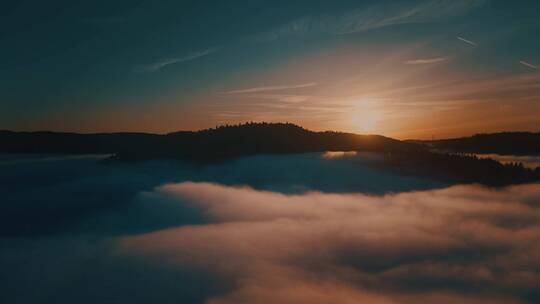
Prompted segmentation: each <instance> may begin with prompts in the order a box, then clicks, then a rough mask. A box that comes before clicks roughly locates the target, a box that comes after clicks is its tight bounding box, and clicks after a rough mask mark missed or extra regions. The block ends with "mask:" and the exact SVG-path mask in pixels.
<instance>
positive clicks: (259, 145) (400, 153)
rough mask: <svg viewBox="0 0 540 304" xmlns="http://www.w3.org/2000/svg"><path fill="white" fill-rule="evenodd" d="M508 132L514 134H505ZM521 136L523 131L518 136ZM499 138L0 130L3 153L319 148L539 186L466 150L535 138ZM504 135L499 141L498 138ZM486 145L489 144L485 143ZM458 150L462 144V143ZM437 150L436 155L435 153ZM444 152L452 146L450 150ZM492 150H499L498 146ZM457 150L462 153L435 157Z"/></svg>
mask: <svg viewBox="0 0 540 304" xmlns="http://www.w3.org/2000/svg"><path fill="white" fill-rule="evenodd" d="M509 134H513V135H509ZM519 134H522V133H519ZM519 134H515V133H504V135H502V134H498V135H495V136H494V137H488V138H490V140H489V141H488V140H486V139H485V138H487V137H485V136H481V137H480V138H481V139H474V140H475V142H482V141H484V142H485V145H483V146H482V145H480V146H478V147H476V148H473V147H474V146H473V145H472V144H471V145H470V146H469V145H465V144H463V142H467V143H468V142H469V141H468V140H465V141H460V140H454V141H452V140H449V141H436V142H432V143H428V142H421V143H420V144H419V143H418V142H405V141H399V140H395V139H391V138H388V137H384V136H378V135H358V134H351V133H341V132H332V131H327V132H313V131H310V130H306V129H304V128H302V127H299V126H297V125H294V124H290V123H245V124H239V125H224V126H218V127H216V128H210V129H205V130H201V131H181V132H174V133H169V134H164V135H158V134H145V133H110V134H76V133H54V132H10V131H2V132H0V152H2V153H63V154H81V153H82V154H93V153H99V154H112V155H113V156H112V157H111V158H110V160H112V161H140V160H152V159H181V160H186V161H191V162H196V163H202V164H205V163H211V162H219V161H224V160H227V159H231V158H235V157H243V156H250V155H260V154H291V153H309V152H324V151H370V152H377V153H382V154H383V155H385V157H384V160H383V161H382V162H380V163H378V166H381V167H383V168H384V169H387V170H392V171H396V172H399V173H401V174H410V175H416V176H425V177H430V178H434V179H438V180H443V181H448V182H452V183H481V184H485V185H492V186H503V185H509V184H518V183H525V182H532V181H540V169H539V168H537V169H536V170H531V169H527V168H524V167H523V166H522V165H521V164H510V165H503V164H501V163H499V162H497V161H494V160H491V159H479V158H477V157H475V156H471V155H468V154H466V153H472V152H476V153H482V152H486V153H497V151H508V152H510V154H517V153H518V152H519V151H528V152H530V151H532V150H533V149H534V147H535V146H534V145H533V146H532V147H528V146H526V145H524V144H523V143H525V142H530V140H531V137H530V136H533V135H530V134H529V135H523V138H524V139H523V138H522V139H520V140H517V142H521V143H522V144H518V145H517V147H518V149H520V150H519V151H518V152H516V151H513V150H510V148H511V146H510V144H509V142H510V141H509V140H508V139H505V140H504V141H503V142H504V143H503V144H502V145H503V147H502V148H497V147H496V146H492V145H493V142H492V140H493V138H499V139H500V138H502V137H504V138H507V136H510V137H514V138H515V137H516V136H517V137H518V138H521V137H520V135H519ZM501 136H502V137H501ZM488 142H489V144H488ZM461 145H462V146H461ZM433 146H435V147H436V148H435V150H437V151H438V152H434V151H433V150H434V149H433ZM449 147H452V149H450V148H449ZM496 148H497V149H496ZM454 149H455V150H457V151H462V150H464V151H463V153H462V152H460V153H447V152H440V151H441V150H449V151H452V150H454Z"/></svg>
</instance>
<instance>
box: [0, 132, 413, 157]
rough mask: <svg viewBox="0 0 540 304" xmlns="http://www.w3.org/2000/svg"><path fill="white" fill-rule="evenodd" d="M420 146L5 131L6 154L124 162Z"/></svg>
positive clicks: (362, 139)
mask: <svg viewBox="0 0 540 304" xmlns="http://www.w3.org/2000/svg"><path fill="white" fill-rule="evenodd" d="M414 148H417V145H416V144H411V143H406V142H401V141H398V140H395V139H391V138H387V137H383V136H377V135H357V134H350V133H339V132H313V131H309V130H306V129H304V128H301V127H299V126H297V125H294V124H284V123H272V124H270V123H247V124H242V125H234V126H221V127H217V128H212V129H206V130H202V131H195V132H193V131H182V132H175V133H170V134H166V135H157V134H145V133H110V134H77V133H55V132H10V131H1V132H0V153H77V154H79V153H84V154H86V153H107V154H114V155H115V159H118V160H144V159H160V158H173V159H187V160H195V161H210V160H220V159H226V158H231V157H240V156H247V155H255V154H283V153H306V152H320V151H328V150H339V151H346V150H349V151H350V150H355V151H356V150H361V151H378V152H384V151H399V150H409V149H414Z"/></svg>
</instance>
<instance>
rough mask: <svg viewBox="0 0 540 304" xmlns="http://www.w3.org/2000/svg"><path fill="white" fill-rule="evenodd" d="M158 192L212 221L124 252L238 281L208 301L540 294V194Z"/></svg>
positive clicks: (457, 299)
mask: <svg viewBox="0 0 540 304" xmlns="http://www.w3.org/2000/svg"><path fill="white" fill-rule="evenodd" d="M156 192H157V194H158V195H161V196H163V199H166V200H171V199H172V200H177V202H178V203H179V204H189V205H192V206H194V207H196V208H198V209H200V210H202V211H203V212H204V214H205V215H206V216H207V218H208V220H209V221H210V222H209V223H208V224H201V225H193V226H184V227H178V228H174V229H167V230H163V231H158V232H155V233H150V234H145V235H139V236H134V237H126V238H123V239H121V240H120V241H119V244H118V249H117V252H118V254H120V255H125V256H129V257H132V258H134V259H141V260H142V261H145V262H147V263H148V262H152V261H153V263H159V265H166V266H167V268H168V269H182V268H184V267H185V268H188V269H197V270H199V271H203V272H205V273H213V274H214V275H216V276H218V277H220V278H224V279H227V280H228V282H230V285H231V287H230V289H229V290H228V291H227V292H224V293H222V294H219V295H215V296H214V297H212V298H211V299H209V300H208V301H207V303H396V304H397V303H400V304H413V303H441V304H454V303H471V304H473V303H474V304H479V303H500V304H502V303H505V304H506V303H523V304H525V303H528V301H527V299H529V300H534V299H538V296H539V295H538V294H537V292H536V293H535V289H536V287H537V286H538V284H540V274H539V273H538V271H537V269H538V266H540V255H539V254H538V252H540V251H539V249H540V248H539V246H538V244H539V242H540V230H539V227H540V212H539V206H538V198H539V197H540V186H539V185H534V184H533V185H524V186H518V187H511V188H507V189H503V190H500V191H493V190H489V189H485V188H481V187H477V186H456V187H451V188H447V189H443V190H435V191H424V192H411V193H401V194H395V195H386V196H379V197H377V196H369V195H363V194H323V193H318V192H313V193H306V194H303V195H283V194H279V193H274V192H264V191H256V190H253V189H251V188H247V187H225V186H220V185H215V184H207V183H190V182H188V183H181V184H170V185H166V186H164V187H161V188H159V189H157V190H156ZM529 303H531V302H529Z"/></svg>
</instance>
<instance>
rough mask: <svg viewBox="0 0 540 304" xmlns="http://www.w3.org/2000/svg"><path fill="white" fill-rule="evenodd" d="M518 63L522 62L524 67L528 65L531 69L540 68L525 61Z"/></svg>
mask: <svg viewBox="0 0 540 304" xmlns="http://www.w3.org/2000/svg"><path fill="white" fill-rule="evenodd" d="M519 63H521V64H523V65H524V66H526V67H529V68H531V69H535V70H540V67H538V66H536V65H534V64H532V63H528V62H527V61H520V62H519Z"/></svg>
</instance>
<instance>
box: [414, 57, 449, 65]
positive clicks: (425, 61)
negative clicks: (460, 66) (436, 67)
mask: <svg viewBox="0 0 540 304" xmlns="http://www.w3.org/2000/svg"><path fill="white" fill-rule="evenodd" d="M447 60H448V57H437V58H423V59H413V60H407V61H405V64H412V65H416V64H432V63H439V62H445V61H447Z"/></svg>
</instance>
